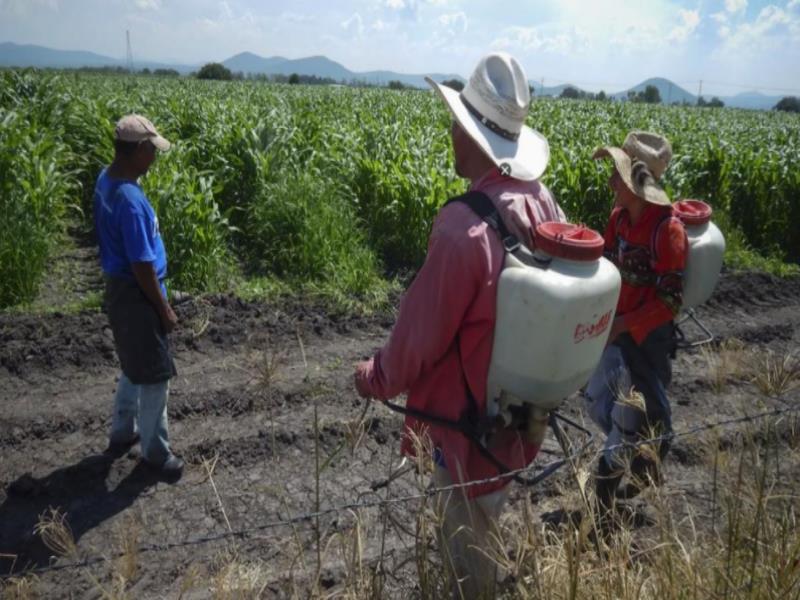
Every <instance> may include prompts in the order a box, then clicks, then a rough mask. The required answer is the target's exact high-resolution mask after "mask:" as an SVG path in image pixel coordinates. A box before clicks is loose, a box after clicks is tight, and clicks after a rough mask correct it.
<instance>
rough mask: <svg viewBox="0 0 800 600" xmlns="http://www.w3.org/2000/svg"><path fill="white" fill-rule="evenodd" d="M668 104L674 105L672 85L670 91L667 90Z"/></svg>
mask: <svg viewBox="0 0 800 600" xmlns="http://www.w3.org/2000/svg"><path fill="white" fill-rule="evenodd" d="M667 104H672V84H671V83H670V84H669V89H668V90H667Z"/></svg>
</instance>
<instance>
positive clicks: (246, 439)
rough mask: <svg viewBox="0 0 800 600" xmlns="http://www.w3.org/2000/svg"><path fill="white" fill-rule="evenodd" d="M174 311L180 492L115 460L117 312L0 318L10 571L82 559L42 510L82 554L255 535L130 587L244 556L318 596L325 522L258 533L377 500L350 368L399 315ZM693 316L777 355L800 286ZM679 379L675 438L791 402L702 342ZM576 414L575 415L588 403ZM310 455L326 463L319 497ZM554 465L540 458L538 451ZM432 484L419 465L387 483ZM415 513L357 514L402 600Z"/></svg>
mask: <svg viewBox="0 0 800 600" xmlns="http://www.w3.org/2000/svg"><path fill="white" fill-rule="evenodd" d="M178 309H179V317H180V319H181V328H180V331H179V332H177V333H176V335H175V336H174V344H175V349H176V362H177V365H178V369H179V376H178V377H177V378H176V379H175V380H174V381H173V386H172V391H171V397H170V405H169V414H170V419H171V421H170V428H171V439H172V440H173V445H174V448H175V450H176V451H177V452H178V453H179V454H181V455H182V456H183V457H184V458H185V459H186V460H187V462H188V468H187V471H186V473H185V475H184V477H183V479H182V480H181V481H180V482H179V483H177V484H172V485H171V484H168V483H166V482H161V481H158V480H157V479H155V478H154V477H153V476H152V474H151V473H149V472H148V471H147V469H145V468H144V467H142V466H141V465H140V464H139V461H138V455H137V451H136V449H134V450H132V451H131V452H129V453H128V454H126V455H124V456H120V457H116V458H115V457H110V456H108V455H106V454H103V450H104V448H105V446H106V435H107V429H108V425H109V422H110V418H109V412H110V408H111V399H112V395H113V392H114V386H115V378H116V376H117V367H116V358H115V354H114V350H113V343H112V340H111V334H110V330H109V329H108V326H107V322H106V318H105V316H104V315H103V314H101V313H97V312H84V313H79V314H58V313H55V314H49V315H44V316H41V315H19V314H2V315H0V408H2V411H1V412H0V456H2V459H0V574H2V575H4V576H5V575H8V574H9V573H20V572H21V571H23V570H24V569H25V568H31V567H44V566H47V565H50V564H55V565H59V564H64V563H67V562H69V560H67V559H63V558H62V559H58V560H55V559H53V558H51V554H52V552H51V551H49V550H48V549H47V548H46V547H45V546H44V545H43V543H42V541H41V539H40V538H39V537H38V536H37V535H34V533H33V530H34V526H35V524H36V522H37V520H38V517H39V515H41V514H42V513H44V512H45V511H46V510H48V509H50V508H59V509H60V510H61V511H62V512H63V513H66V514H67V518H68V522H69V525H70V528H71V530H72V533H73V536H74V538H75V540H76V541H77V547H78V552H79V556H81V557H95V556H105V557H113V556H114V555H115V554H116V553H117V552H119V551H120V550H121V549H123V548H124V547H125V543H126V542H125V540H128V541H129V540H131V539H134V540H136V541H137V544H138V545H139V546H142V545H167V544H173V543H177V542H185V541H187V540H188V541H193V540H199V539H201V538H205V537H209V536H211V537H213V536H216V535H222V534H225V532H228V531H230V530H242V529H247V528H254V529H255V531H253V532H251V533H250V534H249V535H247V536H245V537H235V538H230V537H229V538H225V539H221V540H216V541H204V542H202V543H196V544H191V545H178V546H176V547H172V548H169V549H161V550H159V551H147V552H141V553H140V554H139V556H138V559H137V560H138V563H137V564H138V568H137V573H136V575H135V576H134V577H133V579H132V581H131V583H130V585H129V587H128V592H129V594H130V597H136V598H160V597H167V598H175V597H179V596H180V595H181V593H182V591H186V590H188V591H186V593H185V594H184V597H197V598H204V597H209V596H212V595H213V593H212V592H213V590H212V589H211V587H210V586H211V584H208V583H204V584H202V585H201V584H198V585H196V586H194V587H192V586H191V585H190V583H191V581H189V580H190V579H191V577H196V578H199V579H202V578H203V577H206V579H205V580H204V581H210V580H211V579H212V574H213V573H214V572H215V566H216V565H218V564H222V563H223V562H224V561H225V560H228V559H229V558H230V555H231V552H233V551H234V549H235V553H236V556H238V557H239V560H240V561H243V562H245V563H247V562H248V561H259V562H260V564H261V565H262V571H261V577H263V578H264V581H265V587H264V592H263V594H264V596H265V597H282V596H286V595H288V594H290V592H291V590H292V589H300V590H302V589H305V588H304V587H303V586H304V585H306V584H307V582H308V581H309V580H310V578H312V577H313V575H314V573H315V565H316V559H317V558H316V536H317V533H316V531H315V528H314V522H311V523H298V524H296V525H294V526H281V527H275V528H270V529H258V528H259V526H261V525H262V524H264V523H269V522H274V521H280V520H283V519H286V518H287V517H290V516H293V515H297V514H301V513H305V512H308V511H313V510H314V509H315V507H316V506H317V505H319V506H320V507H322V508H326V507H330V506H335V505H341V504H345V503H348V502H354V501H356V500H358V499H359V498H362V499H363V498H372V499H374V498H375V495H374V494H373V495H365V494H368V493H369V492H370V485H371V483H372V482H374V481H377V480H380V479H382V478H383V477H385V475H386V473H387V472H388V470H389V469H390V468H391V466H392V465H393V464H396V463H397V461H398V460H399V456H398V445H399V435H400V426H401V419H400V418H399V417H397V416H395V415H393V414H391V413H390V412H389V411H387V410H386V409H384V408H383V407H381V406H380V405H370V406H368V407H366V412H364V411H365V406H364V404H363V403H362V402H361V401H360V400H359V399H358V398H357V396H356V394H355V392H354V390H353V388H352V385H351V373H352V365H353V363H354V362H355V361H357V360H359V359H361V358H363V357H365V356H368V355H370V354H371V353H372V352H373V351H374V350H375V349H376V348H378V347H379V346H380V345H381V344H382V343H383V341H384V340H385V338H386V336H387V335H388V332H389V330H390V327H391V324H392V322H393V315H392V314H390V313H387V314H381V315H377V316H370V317H358V316H342V315H331V314H327V313H326V312H325V311H324V310H322V309H320V308H319V307H315V306H308V305H302V304H297V303H295V304H293V305H287V306H268V305H263V304H259V303H249V302H243V301H241V300H239V299H237V298H234V297H230V296H217V297H210V298H204V299H202V300H191V301H189V302H186V303H185V304H182V305H180V306H179V307H178ZM698 315H699V317H700V318H701V319H702V320H703V321H704V322H705V323H706V324H707V325H708V326H709V327H710V328H711V329H712V330H713V331H714V332H715V333H716V334H717V335H718V336H719V337H720V338H721V339H728V338H738V339H740V340H742V341H744V342H745V343H746V344H748V345H749V346H750V348H752V349H753V350H754V353H753V355H752V360H758V358H757V357H758V356H762V355H764V353H766V352H773V353H774V354H775V355H776V356H780V357H783V356H784V355H786V354H787V353H790V352H792V351H793V350H794V349H796V348H798V347H800V278H798V279H793V280H779V279H776V278H773V277H771V276H768V275H763V274H756V273H748V274H731V273H726V274H724V276H723V278H722V280H721V282H720V284H719V286H718V288H717V292H716V293H715V295H714V297H713V299H712V300H711V301H710V302H709V303H708V304H707V305H706V306H704V307H702V308H701V309H700V310H699V311H698ZM674 371H675V379H674V384H673V387H672V390H671V393H670V397H671V400H672V404H673V411H674V419H675V428H676V430H678V431H680V430H682V429H684V428H686V427H689V426H692V425H696V424H698V423H700V422H703V421H715V420H719V419H723V418H726V417H736V416H740V415H742V414H743V413H744V412H748V413H751V412H757V411H758V410H763V409H768V408H774V407H780V406H786V402H787V400H786V399H783V400H780V399H769V398H765V397H764V394H763V393H762V392H761V391H760V390H759V389H758V387H757V385H755V384H753V383H740V384H736V385H731V384H726V385H724V386H723V388H722V389H721V391H720V390H718V389H716V387H715V385H714V382H713V377H711V375H710V373H709V369H708V366H707V360H706V359H705V357H704V355H703V354H702V352H701V351H700V350H691V351H686V352H682V353H681V354H680V355H679V357H678V359H677V360H676V361H675V365H674ZM788 402H796V400H793V399H791V398H790V399H789V400H788ZM565 410H566V412H568V413H570V414H572V415H573V416H577V417H580V414H581V413H580V409H579V406H578V403H577V402H576V401H575V400H570V401H568V402H567V405H566V408H565ZM315 411H316V414H317V419H316V426H317V430H318V434H317V435H315V420H314V414H315ZM362 414H365V419H364V421H363V427H360V426H359V425H360V423H362V421H361V416H362ZM739 431H740V430H737V429H732V430H731V429H729V430H725V431H723V432H721V436H722V440H723V442H724V443H728V444H735V443H736V439H737V435H738V433H739ZM315 439H316V440H317V441H318V443H317V444H315ZM726 440H727V441H726ZM315 451H318V453H319V462H320V464H321V465H322V466H323V468H322V470H321V473H320V476H319V504H317V493H316V489H317V482H316V478H315V476H314V473H315ZM551 459H552V456H550V455H549V454H546V453H543V454H542V456H541V458H540V459H539V460H542V461H548V460H551ZM704 460H705V459H704V458H703V452H702V448H700V446H699V445H698V442H697V441H696V440H693V439H680V440H677V441H676V443H675V445H674V447H673V449H672V452H671V458H670V461H669V462H668V464H667V467H666V477H667V481H668V483H667V486H668V488H669V490H670V492H671V493H672V494H673V495H674V497H675V511H676V513H677V514H681V513H682V512H686V511H692V512H693V513H694V514H699V515H702V514H703V511H705V510H707V504H708V502H709V495H710V492H709V486H708V481H707V479H706V475H705V473H706V471H705V469H704V466H705V465H704ZM783 463H784V464H782V468H783V469H784V473H785V476H784V481H785V485H786V486H787V488H789V489H791V490H792V491H793V493H797V490H799V489H800V458H798V456H797V455H796V453H795V454H789V455H787V456H786V457H785V460H783ZM209 470H211V478H209V476H208V475H209ZM571 486H572V481H571V479H570V477H569V475H568V474H567V473H560V474H559V475H558V476H557V477H554V478H553V479H551V480H548V481H547V482H546V483H545V484H543V485H542V486H540V487H538V488H535V489H533V490H522V489H520V488H517V487H515V488H514V490H513V493H512V497H511V502H510V511H514V510H516V507H517V506H518V504H519V503H520V501H521V500H522V499H523V498H524V496H525V495H526V494H527V495H528V496H529V497H530V498H531V499H532V500H533V501H534V503H535V508H536V510H537V511H538V515H537V518H539V517H541V515H542V514H550V513H552V512H553V511H557V510H559V509H561V508H564V503H565V502H566V501H567V500H566V498H567V497H568V496H569V494H568V490H569V489H570V487H571ZM418 489H419V487H418V482H416V481H415V478H414V477H413V476H412V475H407V476H405V477H404V478H402V479H399V480H397V481H395V482H394V483H393V484H392V486H391V488H390V489H389V490H388V492H387V491H385V490H384V491H382V492H380V493H381V494H383V495H384V496H385V495H386V494H387V493H388V494H389V495H391V496H400V495H404V494H411V493H415V492H416V491H418ZM418 506H419V504H418V503H416V502H409V503H405V504H398V505H396V506H393V507H392V508H391V509H390V510H389V511H383V512H381V511H378V510H362V511H359V517H360V519H361V520H360V526H361V528H362V529H363V531H366V532H369V533H368V535H366V539H365V542H364V549H363V552H364V555H365V557H366V558H367V559H370V558H371V559H375V560H377V559H378V557H380V556H383V557H384V567H385V571H386V572H388V573H389V574H390V575H389V576H388V578H387V583H386V586H387V587H386V590H387V595H388V596H390V597H403V596H408V595H409V594H411V595H412V596H413V594H414V586H415V575H414V573H415V571H414V565H413V562H414V539H413V531H414V513H415V511H416V510H417V508H418ZM354 523H355V516H354V514H353V513H348V512H343V513H340V514H336V515H331V516H326V517H325V518H323V519H321V520H320V526H321V528H322V531H321V532H320V535H321V537H322V538H323V539H324V540H330V539H331V536H333V541H332V542H331V543H330V545H329V547H328V551H327V552H326V553H325V555H324V557H323V569H322V577H321V582H322V584H323V587H325V588H330V589H331V590H335V589H336V586H337V585H339V584H341V583H342V578H343V577H344V573H345V571H346V566H345V562H344V559H343V558H342V556H341V555H339V554H338V553H337V551H336V544H337V539H338V540H339V541H341V540H346V539H349V538H348V537H347V536H348V535H350V534H351V530H352V527H353V525H354ZM337 532H338V533H341V536H340V537H339V538H337V537H336V535H335V534H336V533H337ZM382 532H383V533H385V535H384V536H382V535H381V533H382ZM382 546H383V553H381V547H382ZM118 568H119V566H118V565H116V564H115V562H114V561H113V560H111V561H103V562H100V563H99V564H95V565H93V566H91V567H88V568H85V569H68V570H54V571H48V572H43V573H41V574H40V575H39V576H38V580H37V586H38V589H39V591H40V592H41V593H42V595H43V597H48V598H62V597H63V598H68V597H99V596H100V591H99V588H100V587H102V586H106V589H111V587H112V585H113V577H114V572H115V569H118ZM88 574H91V577H90V576H88ZM187 582H188V583H187Z"/></svg>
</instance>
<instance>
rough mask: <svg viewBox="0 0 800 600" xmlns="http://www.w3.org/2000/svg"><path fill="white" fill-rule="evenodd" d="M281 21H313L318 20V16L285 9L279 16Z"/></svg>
mask: <svg viewBox="0 0 800 600" xmlns="http://www.w3.org/2000/svg"><path fill="white" fill-rule="evenodd" d="M278 20H279V21H282V22H286V21H288V22H289V23H313V22H314V21H316V17H315V16H314V15H303V14H300V13H296V12H290V11H285V12H282V13H281V15H280V17H278Z"/></svg>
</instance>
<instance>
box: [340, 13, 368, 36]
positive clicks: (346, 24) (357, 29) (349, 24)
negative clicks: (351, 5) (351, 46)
mask: <svg viewBox="0 0 800 600" xmlns="http://www.w3.org/2000/svg"><path fill="white" fill-rule="evenodd" d="M342 29H344V30H345V31H346V32H347V34H348V35H350V36H352V37H361V36H362V35H363V34H364V21H363V20H362V19H361V15H360V14H358V13H354V14H353V15H352V16H351V17H350V18H349V19H347V20H345V21H342Z"/></svg>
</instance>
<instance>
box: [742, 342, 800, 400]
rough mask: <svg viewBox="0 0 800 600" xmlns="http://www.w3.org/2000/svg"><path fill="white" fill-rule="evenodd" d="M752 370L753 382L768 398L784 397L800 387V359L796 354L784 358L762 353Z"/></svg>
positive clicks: (767, 352)
mask: <svg viewBox="0 0 800 600" xmlns="http://www.w3.org/2000/svg"><path fill="white" fill-rule="evenodd" d="M751 369H752V371H751V372H752V376H753V382H754V383H755V384H756V386H757V387H758V389H759V390H760V391H761V392H762V393H763V394H766V395H767V396H782V395H783V394H785V393H787V392H790V391H792V390H794V389H796V388H797V387H798V386H800V358H798V356H797V354H795V353H794V352H790V353H788V354H786V355H784V356H782V357H781V356H776V355H775V354H774V353H773V352H772V351H769V350H767V351H765V352H761V353H760V354H759V355H758V356H757V357H756V358H755V361H754V362H753V365H752V367H751Z"/></svg>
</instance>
